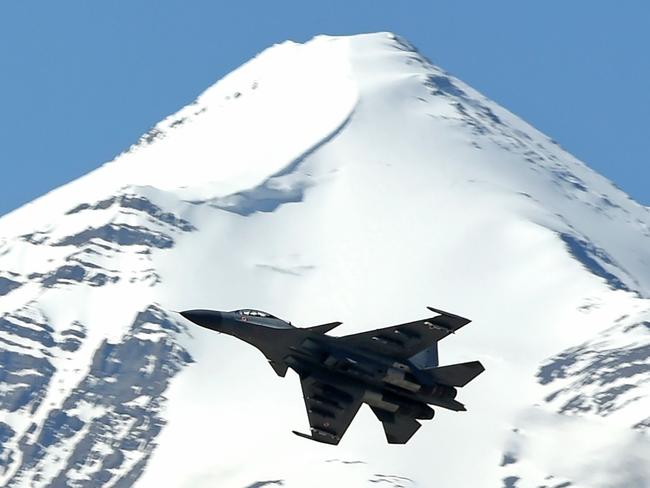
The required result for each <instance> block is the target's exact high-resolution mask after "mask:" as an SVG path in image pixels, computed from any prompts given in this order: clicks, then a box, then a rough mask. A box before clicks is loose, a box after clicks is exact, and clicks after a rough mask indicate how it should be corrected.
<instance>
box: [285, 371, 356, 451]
mask: <svg viewBox="0 0 650 488" xmlns="http://www.w3.org/2000/svg"><path fill="white" fill-rule="evenodd" d="M300 384H301V386H302V394H303V396H304V399H305V407H307V416H308V417H309V426H310V428H311V435H308V434H302V433H300V432H296V431H295V430H294V431H293V433H294V434H296V435H298V436H300V437H305V438H307V439H312V440H314V441H318V442H324V443H325V444H334V445H336V444H338V443H339V441H340V440H341V438H342V437H343V434H345V431H346V430H347V429H348V427H349V426H350V424H351V423H352V420H353V419H354V417H355V416H356V414H357V412H358V411H359V407H360V406H361V403H362V399H363V393H364V392H363V390H361V389H358V388H354V387H351V386H349V385H339V384H338V383H336V384H334V383H331V382H325V381H321V380H319V379H317V378H314V377H313V376H307V377H306V378H303V379H301V381H300Z"/></svg>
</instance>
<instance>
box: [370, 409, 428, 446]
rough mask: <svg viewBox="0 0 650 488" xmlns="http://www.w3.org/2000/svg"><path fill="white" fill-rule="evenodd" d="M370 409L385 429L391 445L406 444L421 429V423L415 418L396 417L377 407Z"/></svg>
mask: <svg viewBox="0 0 650 488" xmlns="http://www.w3.org/2000/svg"><path fill="white" fill-rule="evenodd" d="M370 408H371V409H372V411H373V412H374V414H375V415H376V416H377V418H378V419H379V420H380V422H381V424H382V426H383V427H384V433H385V434H386V440H387V441H388V443H389V444H406V443H407V442H408V440H409V439H410V438H411V437H413V434H415V433H416V432H417V430H418V429H419V428H420V422H418V421H417V420H415V419H414V418H413V417H407V416H406V415H396V414H394V413H391V412H387V411H386V410H382V409H380V408H376V407H370Z"/></svg>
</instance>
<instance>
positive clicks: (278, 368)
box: [269, 359, 288, 378]
mask: <svg viewBox="0 0 650 488" xmlns="http://www.w3.org/2000/svg"><path fill="white" fill-rule="evenodd" d="M269 364H270V365H271V367H272V368H273V371H275V374H277V375H278V376H281V377H282V378H284V376H285V375H286V374H287V368H288V366H287V364H286V363H285V362H284V361H282V362H278V361H274V360H272V359H269Z"/></svg>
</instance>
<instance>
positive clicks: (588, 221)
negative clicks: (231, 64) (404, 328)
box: [0, 33, 650, 488]
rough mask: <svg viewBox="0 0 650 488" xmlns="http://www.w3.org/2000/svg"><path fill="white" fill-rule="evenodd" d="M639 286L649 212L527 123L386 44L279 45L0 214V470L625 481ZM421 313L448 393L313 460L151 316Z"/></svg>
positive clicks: (648, 289) (195, 335) (222, 350)
mask: <svg viewBox="0 0 650 488" xmlns="http://www.w3.org/2000/svg"><path fill="white" fill-rule="evenodd" d="M649 294H650V211H649V210H648V209H647V208H645V207H642V206H640V205H638V204H637V203H635V202H633V201H632V200H630V199H629V198H628V197H627V196H626V195H625V194H624V193H623V192H621V191H620V190H619V189H617V188H616V187H614V186H613V185H612V184H611V183H610V182H609V181H607V180H606V179H604V178H603V177H601V176H600V175H598V174H596V173H595V172H593V171H592V170H590V169H589V168H588V167H587V166H585V165H584V164H583V163H581V162H580V161H578V160H576V159H575V158H573V157H572V156H571V155H569V154H567V153H566V152H565V151H563V150H562V149H561V148H560V147H559V146H558V145H557V144H555V143H554V142H553V141H551V140H550V139H548V138H547V137H546V136H545V135H543V134H541V133H539V132H538V131H537V130H535V129H534V128H533V127H531V126H530V125H528V124H526V123H525V122H523V121H521V120H520V119H518V118H517V117H516V116H514V115H513V114H511V113H510V112H508V111H507V110H505V109H503V108H501V107H499V106H498V105H497V104H495V103H494V102H492V101H490V100H489V99H487V98H485V97H484V96H482V95H481V94H479V93H477V92H476V91H475V90H473V89H472V88H471V87H469V86H467V85H465V84H464V83H462V82H461V81H460V80H458V79H456V78H454V77H453V76H451V75H449V74H448V73H446V72H444V71H443V70H441V69H440V68H438V67H436V66H434V65H433V64H431V63H430V62H429V61H428V60H427V59H426V58H424V57H423V56H422V55H420V54H419V53H418V52H417V51H416V50H415V49H414V48H413V47H412V46H410V45H409V44H408V42H406V41H405V40H403V39H401V38H399V37H397V36H394V35H393V34H386V33H380V34H369V35H361V36H353V37H326V36H321V37H318V38H316V39H314V40H312V41H310V42H308V43H306V44H296V43H289V42H288V43H283V44H280V45H278V46H274V47H272V48H270V49H269V50H267V51H265V52H264V53H262V54H260V55H259V56H257V57H256V58H255V59H253V60H251V61H250V62H248V63H246V64H245V65H243V66H242V67H241V68H239V69H238V70H236V71H234V72H233V73H231V74H230V75H228V76H227V77H225V78H224V79H223V80H221V81H219V82H218V83H216V84H215V85H214V86H213V87H211V88H209V89H208V90H206V92H204V93H203V94H202V95H201V96H200V97H198V99H197V100H196V101H195V102H194V103H193V104H190V105H188V106H187V107H185V108H182V109H181V110H180V111H178V112H177V113H176V114H173V115H171V116H169V117H168V118H166V119H165V120H163V121H161V122H160V123H159V124H157V125H156V126H155V127H154V128H153V129H152V130H151V131H150V132H148V133H147V134H145V135H144V136H143V137H142V138H141V139H140V140H139V141H138V143H136V144H135V145H133V146H132V147H131V148H129V149H128V150H127V151H125V152H124V153H122V154H121V155H120V156H118V157H117V158H116V159H115V160H114V161H112V162H110V163H107V164H105V165H104V166H102V167H101V168H99V169H98V170H96V171H94V172H92V173H90V174H88V175H86V176H84V177H83V178H80V179H78V180H76V181H74V182H72V183H70V184H68V185H66V186H64V187H61V188H59V189H57V190H55V191H53V192H51V193H50V194H48V195H45V196H44V197H42V198H40V199H38V200H36V201H35V202H32V203H31V204H29V205H26V206H25V207H23V208H21V209H18V210H16V211H15V212H13V213H11V214H9V215H6V216H4V217H2V218H0V313H2V315H1V316H0V356H2V358H3V360H2V361H1V362H0V364H1V365H2V366H1V368H0V484H3V485H6V486H96V485H100V484H101V485H105V486H130V485H132V484H137V485H138V486H193V487H194V486H214V485H218V486H228V487H230V486H232V487H252V486H256V487H261V486H287V487H292V486H295V487H302V486H331V485H332V484H338V485H342V486H377V485H378V484H382V485H385V486H395V487H415V486H425V487H426V486H442V487H456V486H504V487H515V488H527V487H539V486H548V487H559V486H581V487H592V486H593V487H606V486H645V485H647V484H650V471H649V468H648V467H647V463H644V462H642V460H643V459H648V458H649V457H650V440H649V439H648V433H649V430H648V427H650V420H649V418H648V411H649V409H648V406H649V404H650V396H649V394H650V391H649V389H648V388H649V387H648V377H649V375H648V373H649V372H650V370H649V369H648V367H649V366H648V365H649V364H650V363H649V361H650V350H649V349H648V345H649V344H650V343H649V341H648V338H649V337H650V329H649V328H648V322H650V316H649V315H648V313H649V312H648V311H649V310H650V302H649V301H648V295H649ZM425 305H434V306H439V307H440V308H443V309H445V310H449V311H451V312H456V313H460V314H462V315H464V316H467V317H470V318H471V319H473V321H474V323H473V324H471V325H470V326H469V327H467V328H466V329H467V330H466V331H465V330H464V331H463V333H462V334H459V335H458V337H454V338H450V339H448V342H447V341H445V342H444V343H443V344H441V349H440V350H441V355H442V361H443V363H453V362H456V361H459V362H460V361H465V360H468V359H479V360H481V361H482V362H483V364H485V366H486V368H487V372H486V373H485V374H484V375H483V376H482V377H481V379H480V381H477V382H476V384H472V385H471V387H470V388H467V389H466V391H464V392H463V393H464V395H463V399H464V400H466V403H467V405H468V409H469V411H468V412H467V413H464V414H454V413H451V412H447V411H443V410H437V415H436V420H435V421H434V422H432V423H430V424H428V425H426V426H424V427H423V428H422V429H421V430H420V432H418V434H417V435H416V436H415V437H414V439H413V440H412V441H411V442H410V443H409V444H408V445H406V446H403V447H402V448H401V449H398V450H396V449H394V448H393V447H390V446H387V445H386V444H385V441H384V439H383V434H382V432H381V428H380V426H379V424H377V422H376V420H375V419H374V418H373V417H371V415H370V413H369V412H368V411H365V410H364V409H362V410H361V411H360V413H359V415H358V417H357V419H356V420H355V422H354V423H353V424H352V426H351V427H350V429H349V432H348V434H347V435H346V438H345V439H344V441H343V442H342V443H341V445H340V446H338V448H336V449H335V450H336V452H334V451H333V450H332V449H331V448H329V447H328V446H322V445H319V444H316V443H309V442H305V441H304V440H302V439H299V438H296V437H295V436H292V435H291V433H290V431H291V430H292V429H294V428H297V429H298V430H300V429H303V425H304V423H305V413H304V405H303V403H302V398H301V397H300V389H299V385H298V382H297V381H296V378H295V375H289V376H288V377H287V378H286V379H285V380H284V381H282V380H280V379H279V378H277V377H275V375H274V373H273V372H272V371H271V369H270V368H269V367H268V366H267V365H266V363H265V361H264V360H263V358H261V357H260V356H259V355H258V354H257V353H256V351H254V350H252V349H250V348H248V347H247V346H246V345H245V344H242V343H239V342H237V341H235V340H233V339H231V338H228V337H224V336H219V335H216V334H210V333H209V332H208V331H205V330H203V329H197V328H194V327H191V326H189V325H188V324H186V323H185V322H183V321H181V319H180V317H178V316H177V315H176V314H174V312H172V310H182V309H189V308H215V309H234V308H239V307H247V306H254V307H255V308H261V309H265V310H268V311H270V312H272V313H274V314H276V315H278V316H281V317H284V318H286V319H288V320H292V321H293V322H294V323H295V324H297V325H302V326H307V325H315V324H318V323H323V322H327V321H330V320H342V321H344V325H343V326H342V327H341V334H345V333H351V332H357V331H361V330H365V329H369V328H373V327H380V326H384V325H391V324H395V323H400V322H404V321H407V320H411V319H415V318H419V317H421V316H422V315H423V313H425V310H424V306H425ZM557 445H563V446H565V447H566V449H564V450H563V452H562V456H558V454H557ZM251 458H252V459H255V460H256V462H255V463H251V462H250V459H251ZM467 460H471V465H472V469H471V470H469V469H468V466H467ZM623 463H625V466H627V467H626V469H624V470H621V469H620V466H621V465H623Z"/></svg>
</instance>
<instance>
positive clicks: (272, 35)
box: [0, 0, 650, 214]
mask: <svg viewBox="0 0 650 488" xmlns="http://www.w3.org/2000/svg"><path fill="white" fill-rule="evenodd" d="M649 25H650V2H647V1H645V0H638V1H634V0H627V1H625V2H594V1H591V0H572V1H566V0H547V1H544V2H541V1H540V2H525V1H521V0H517V1H506V0H499V1H496V0H495V1H484V0H476V1H455V2H452V1H418V2H416V1H411V2H407V1H396V0H392V1H383V0H346V1H343V0H334V1H327V2H319V3H317V2H309V1H305V0H302V1H294V0H275V1H268V0H259V1H244V0H240V1H237V2H228V3H227V4H225V3H223V2H217V1H214V0H212V1H198V0H197V1H194V0H187V1H182V2H181V1H164V0H156V1H153V0H137V1H132V0H128V1H123V0H112V1H110V2H100V1H88V0H83V1H67V0H61V1H58V2H50V1H45V0H43V1H35V0H33V1H25V2H18V1H4V2H1V3H0V106H1V107H2V110H3V114H2V115H3V116H2V117H0V168H1V169H2V178H1V179H0V181H1V187H0V190H1V191H0V214H4V213H6V212H8V211H10V210H11V209H13V208H16V207H18V206H20V205H22V204H23V203H26V202H28V201H30V200H32V199H33V198H35V197H36V196H38V195H41V194H43V193H45V192H47V191H48V190H50V189H52V188H54V187H56V186H59V185H61V184H64V183H66V182H68V181H70V180H73V179H75V178H77V177H78V176H80V175H82V174H84V173H86V172H88V171H90V170H92V169H94V168H96V167H97V166H99V165H100V164H101V163H103V162H104V161H107V160H110V159H112V158H113V157H114V156H115V155H116V154H118V153H119V152H120V151H122V150H123V149H125V148H126V147H127V146H128V145H130V144H131V143H132V142H134V141H135V140H136V139H137V138H138V137H139V136H140V135H141V134H142V133H143V132H145V131H146V130H147V129H148V128H149V127H151V126H152V125H154V124H155V123H156V122H157V121H158V120H160V119H161V118H163V117H164V116H166V115H168V114H170V113H172V112H174V111H176V110H177V109H179V108H180V107H182V106H183V105H185V104H187V103H188V102H190V101H192V100H193V99H194V98H195V97H196V96H197V95H198V94H199V93H201V92H202V91H203V90H204V89H205V88H207V87H208V86H209V85H211V84H212V83H214V82H215V81H216V80H217V79H219V78H221V77H222V76H223V75H224V74H226V73H228V72H229V71H231V70H232V69H234V68H236V67H237V66H238V65H240V64H242V63H243V62H245V61H246V60H248V59H249V58H250V57H252V56H254V55H255V54H256V53H258V52H259V51H261V50H263V49H264V48H266V47H267V46H269V45H271V44H273V43H275V42H279V41H282V40H285V39H292V40H296V41H305V40H307V39H309V38H311V37H313V36H314V35H316V34H319V33H326V34H354V33H359V32H371V31H385V30H388V31H393V32H396V33H398V34H400V35H402V36H404V37H406V38H407V39H408V40H409V41H411V43H413V44H415V45H416V46H417V47H418V48H419V50H420V51H421V52H422V53H424V54H425V55H426V56H427V57H428V58H429V59H431V60H432V61H433V62H434V63H435V64H437V65H439V66H441V67H442V68H444V69H446V70H447V71H449V72H451V73H452V74H454V75H455V76H458V77H459V78H461V79H462V80H464V81H465V82H467V83H469V84H470V85H472V86H473V87H474V88H476V89H477V90H479V91H481V92H482V93H484V94H485V95H487V96H488V97H490V98H492V99H494V100H496V101H497V102H499V103H500V104H501V105H503V106H504V107H506V108H507V109H509V110H511V111H512V112H514V113H516V114H517V115H519V116H521V117H523V118H524V119H526V120H527V121H528V122H530V123H532V124H533V125H534V126H536V127H537V128H539V129H540V130H542V131H543V132H545V133H546V134H548V135H549V136H550V137H552V138H554V139H555V140H557V141H558V142H559V143H560V144H561V145H562V146H563V147H565V148H566V149H568V150H569V151H570V152H572V153H573V154H574V155H576V156H577V157H579V158H580V159H582V160H583V161H585V162H586V163H587V164H588V165H589V166H591V167H592V168H594V169H596V170H597V171H599V172H600V173H602V174H604V175H605V176H607V177H608V178H609V179H611V180H613V181H614V182H615V183H616V184H617V185H619V186H620V187H621V188H623V189H624V190H625V191H627V192H628V193H629V194H630V195H631V196H632V197H633V198H635V199H636V200H637V201H639V202H641V203H644V204H646V205H650V185H649V184H648V183H650V122H649V121H650V90H649V87H650V53H649V47H650V29H649V28H648V26H649Z"/></svg>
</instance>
